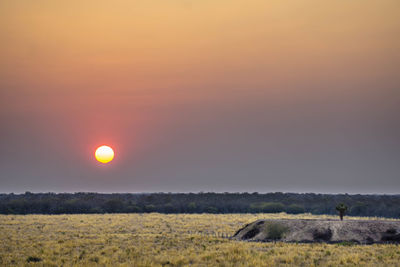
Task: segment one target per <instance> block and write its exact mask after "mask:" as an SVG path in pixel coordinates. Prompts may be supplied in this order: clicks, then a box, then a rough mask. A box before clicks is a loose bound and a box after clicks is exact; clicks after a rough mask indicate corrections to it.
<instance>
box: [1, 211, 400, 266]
mask: <svg viewBox="0 0 400 267" xmlns="http://www.w3.org/2000/svg"><path fill="white" fill-rule="evenodd" d="M334 218H335V217H333V216H315V215H309V214H301V215H287V214H285V213H279V214H159V213H149V214H93V215H7V216H6V215H1V216H0V239H1V242H0V265H1V266H25V265H32V266H72V265H74V266H94V265H96V266H186V265H192V266H338V265H340V266H396V265H397V266H398V263H399V262H400V249H399V246H398V245H394V244H374V245H354V244H348V243H339V244H324V243H318V244H317V243H314V244H296V243H283V242H269V243H261V242H244V241H235V240H231V239H230V238H229V237H231V236H232V235H233V234H234V233H235V232H236V231H237V230H238V229H240V228H242V227H243V226H244V225H245V224H248V223H251V222H254V221H255V220H258V219H334ZM346 219H347V220H357V219H371V220H374V219H378V218H357V217H349V218H346Z"/></svg>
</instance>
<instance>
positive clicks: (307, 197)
mask: <svg viewBox="0 0 400 267" xmlns="http://www.w3.org/2000/svg"><path fill="white" fill-rule="evenodd" d="M339 203H344V204H346V206H347V207H348V210H347V212H346V214H347V215H350V216H378V217H390V218H400V195H348V194H339V195H332V194H314V193H307V194H296V193H279V192H278V193H267V194H259V193H186V194H184V193H151V194H100V193H74V194H67V193H62V194H56V193H37V194H36V193H35V194H34V193H30V192H26V193H25V194H13V193H11V194H0V214H65V213H66V214H72V213H141V212H161V213H258V212H267V213H276V212H287V213H291V214H298V213H304V212H309V213H313V214H337V211H336V206H337V204H339Z"/></svg>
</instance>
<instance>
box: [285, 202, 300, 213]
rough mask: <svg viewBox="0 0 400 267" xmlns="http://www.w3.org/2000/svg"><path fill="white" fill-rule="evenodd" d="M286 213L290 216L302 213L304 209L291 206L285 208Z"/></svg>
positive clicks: (294, 205) (295, 205) (296, 205)
mask: <svg viewBox="0 0 400 267" xmlns="http://www.w3.org/2000/svg"><path fill="white" fill-rule="evenodd" d="M286 212H287V213H291V214H300V213H304V207H302V206H300V205H298V204H292V205H289V206H287V207H286Z"/></svg>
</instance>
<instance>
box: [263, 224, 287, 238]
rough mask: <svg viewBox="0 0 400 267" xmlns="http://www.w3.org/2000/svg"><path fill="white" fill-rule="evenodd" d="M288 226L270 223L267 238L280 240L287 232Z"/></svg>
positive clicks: (267, 228)
mask: <svg viewBox="0 0 400 267" xmlns="http://www.w3.org/2000/svg"><path fill="white" fill-rule="evenodd" d="M287 230H288V228H287V227H286V226H284V225H281V224H278V223H270V224H268V225H267V227H266V231H267V239H272V240H278V239H281V238H282V237H283V236H284V234H285V233H286V232H287Z"/></svg>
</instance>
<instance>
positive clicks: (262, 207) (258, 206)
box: [250, 202, 285, 213]
mask: <svg viewBox="0 0 400 267" xmlns="http://www.w3.org/2000/svg"><path fill="white" fill-rule="evenodd" d="M250 210H251V211H252V212H266V213H279V212H283V211H285V205H283V204H282V203H279V202H260V203H253V204H251V205H250Z"/></svg>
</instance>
